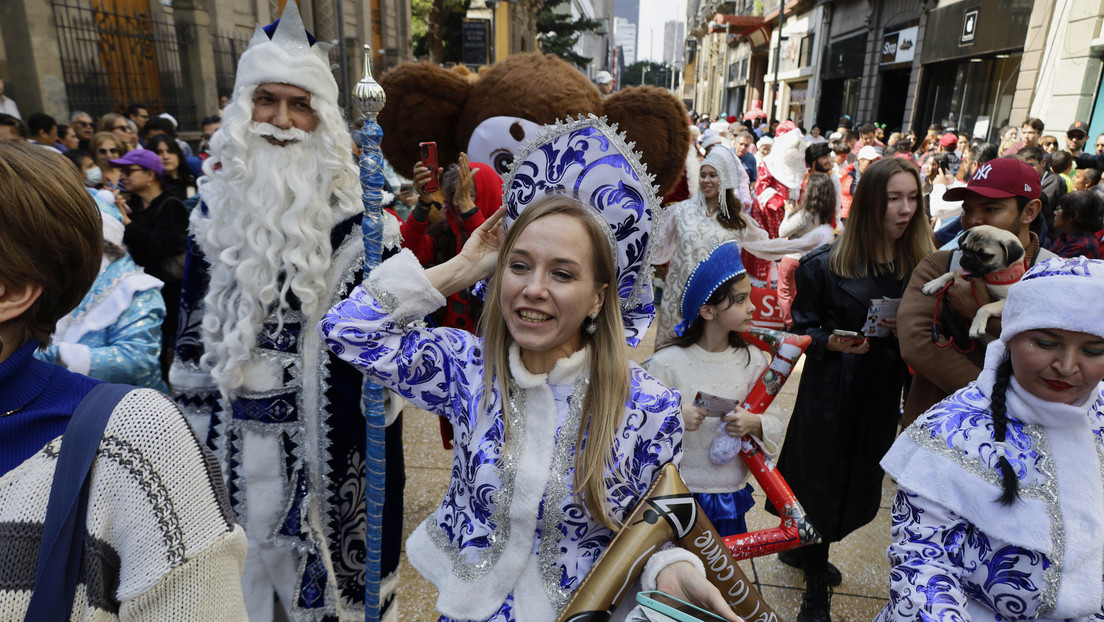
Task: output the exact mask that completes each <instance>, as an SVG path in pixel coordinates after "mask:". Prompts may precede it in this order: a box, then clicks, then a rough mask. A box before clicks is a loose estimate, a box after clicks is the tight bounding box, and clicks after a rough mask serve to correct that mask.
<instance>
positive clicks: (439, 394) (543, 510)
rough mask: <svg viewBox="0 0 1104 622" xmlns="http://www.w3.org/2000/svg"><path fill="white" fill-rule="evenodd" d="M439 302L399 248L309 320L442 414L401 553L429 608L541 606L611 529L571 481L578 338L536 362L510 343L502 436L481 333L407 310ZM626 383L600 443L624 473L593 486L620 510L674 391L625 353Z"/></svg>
mask: <svg viewBox="0 0 1104 622" xmlns="http://www.w3.org/2000/svg"><path fill="white" fill-rule="evenodd" d="M444 303H445V298H444V297H443V296H441V295H440V293H439V292H437V291H436V290H435V289H433V287H432V286H431V285H430V284H429V281H428V280H427V279H426V277H425V275H424V272H423V271H422V267H421V266H420V265H419V264H418V261H417V259H415V257H414V255H413V254H411V253H410V251H406V250H404V251H402V252H401V253H400V254H398V255H396V256H395V257H393V258H391V259H389V260H388V261H386V262H384V263H383V264H381V265H380V266H379V267H378V268H376V269H375V270H373V271H372V273H371V275H370V276H369V278H368V280H367V282H366V283H365V285H363V286H361V287H358V288H356V290H354V292H353V294H352V296H351V297H350V298H349V299H348V300H346V301H345V302H342V303H341V304H339V305H337V306H336V307H334V309H333V310H331V312H330V313H329V314H328V315H327V316H326V318H325V320H323V322H322V324H321V326H320V331H321V332H322V333H323V335H324V336H325V339H326V343H327V345H329V347H330V348H331V349H332V350H333V351H334V352H335V353H337V354H338V355H339V356H340V357H341V358H343V359H345V360H347V361H349V362H351V363H353V364H354V365H356V366H358V367H360V368H362V369H363V370H365V372H366V373H367V374H368V375H369V377H371V378H372V379H373V380H375V381H376V382H378V383H379V384H381V385H383V386H385V387H388V388H390V389H392V390H394V391H396V392H397V393H399V394H400V395H402V396H403V397H404V398H406V399H407V400H409V401H411V402H413V403H415V404H417V405H418V406H421V407H422V408H425V409H426V410H429V411H431V412H434V413H437V414H439V415H443V416H446V417H448V419H449V420H450V421H451V422H452V426H453V430H454V431H455V450H454V454H453V466H452V478H451V480H450V482H449V488H448V491H447V492H446V493H445V498H444V499H443V500H442V501H441V505H440V507H438V508H437V510H436V511H435V512H434V513H433V515H431V516H430V517H429V518H427V519H426V520H425V522H423V523H422V524H421V525H420V526H418V528H417V529H416V530H415V531H414V533H413V535H411V536H410V538H409V539H408V540H407V543H406V553H407V556H408V558H409V559H410V562H411V564H412V565H413V566H414V567H415V568H417V569H418V571H419V572H421V573H422V574H423V575H424V576H425V577H426V578H428V579H429V580H430V581H431V582H432V583H433V584H434V585H436V586H437V589H438V590H439V593H440V596H439V598H438V600H437V608H438V610H439V611H441V612H442V613H444V614H445V617H442V620H448V619H450V618H452V619H462V620H487V621H494V622H508V621H512V620H545V621H550V620H553V619H554V618H555V616H556V612H557V611H559V610H561V609H562V608H563V606H564V605H565V604H566V603H567V600H568V599H569V598H570V597H571V595H572V593H573V592H574V591H575V589H576V588H577V587H578V586H579V583H580V582H581V581H582V579H583V577H584V576H586V574H587V572H588V571H589V570H590V568H591V566H593V565H594V562H595V561H596V560H597V559H598V557H599V556H600V555H601V554H602V552H603V551H605V549H606V547H607V546H608V545H609V542H610V540H611V539H612V537H613V533H612V532H611V531H610V530H609V529H608V528H606V527H604V526H602V525H601V524H600V523H597V522H595V521H593V520H591V519H590V518H589V517H588V516H587V515H586V513H585V511H584V509H583V507H582V505H581V502H580V500H579V499H578V498H576V496H575V494H574V492H573V490H572V477H573V456H574V447H575V439H576V434H577V431H578V428H579V423H580V418H581V412H580V411H581V410H582V398H583V395H584V393H585V388H586V381H587V378H588V373H587V371H588V360H587V358H588V356H587V350H586V349H585V348H584V349H583V350H580V351H579V352H577V353H575V354H574V355H572V356H570V357H568V358H566V359H562V360H561V361H559V362H558V363H557V365H556V367H555V368H554V369H553V370H552V371H551V372H550V373H548V374H540V375H538V374H532V373H530V372H528V371H527V370H526V369H525V367H524V365H522V364H521V360H520V356H519V353H518V350H517V348H516V345H515V346H513V347H512V349H511V352H510V370H509V371H510V374H511V384H512V389H511V392H510V395H509V396H508V399H510V400H511V404H512V405H511V407H510V409H509V412H510V416H511V422H510V426H511V438H510V439H509V442H508V443H507V445H508V449H507V448H506V447H504V446H503V434H504V432H503V429H504V420H503V416H502V410H503V408H502V400H503V399H504V397H503V396H502V395H500V394H499V390H498V384H497V383H496V384H495V385H494V387H495V388H494V392H493V394H492V395H490V396H488V397H487V403H488V406H489V407H488V410H489V412H490V413H492V414H491V415H490V416H488V415H486V414H485V413H484V411H483V409H482V407H481V401H482V399H483V396H484V389H483V373H484V362H483V351H482V348H483V343H482V341H481V340H480V339H479V338H477V337H475V336H473V335H471V334H470V333H468V332H465V331H462V330H456V329H450V328H437V329H433V330H429V329H425V328H419V327H418V326H417V325H416V324H413V322H415V321H417V320H420V319H421V318H422V317H424V316H425V315H427V314H428V313H430V312H432V311H434V310H435V309H437V308H438V307H440V306H441V305H442V304H444ZM631 383H632V389H631V390H632V395H631V398H630V400H629V402H628V403H627V408H626V411H625V417H624V419H623V420H622V424H621V426H622V427H621V431H620V432H619V433H618V434H617V437H616V438H617V441H616V443H615V444H614V446H613V447H611V448H610V449H611V452H612V454H613V456H614V457H615V460H616V462H615V464H617V465H618V467H619V468H620V470H621V472H622V474H623V477H624V483H623V484H622V485H619V486H616V487H615V488H614V489H613V490H612V492H611V493H610V495H609V496H608V498H607V500H608V502H609V504H610V505H611V507H612V509H613V511H614V513H615V515H616V516H618V517H619V518H621V519H624V518H625V517H626V516H627V515H628V513H629V512H631V510H632V509H633V508H634V507H635V506H636V504H637V502H639V501H640V499H641V497H642V495H643V493H645V492H646V491H647V489H648V487H649V486H650V485H651V483H652V481H653V479H654V478H655V476H656V475H657V474H658V472H659V469H660V467H662V466H663V465H664V464H666V463H668V462H677V459H678V457H679V455H680V452H681V445H682V424H681V414H680V412H681V411H680V406H679V396H678V394H677V393H676V392H674V391H672V390H670V389H667V388H665V387H663V386H661V385H660V384H659V383H658V382H657V381H656V380H655V379H653V378H652V377H651V376H649V375H648V374H647V373H646V372H645V371H644V370H643V369H641V368H640V367H638V366H635V365H634V366H633V367H632V369H631ZM607 481H609V480H607Z"/></svg>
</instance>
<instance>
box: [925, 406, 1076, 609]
mask: <svg viewBox="0 0 1104 622" xmlns="http://www.w3.org/2000/svg"><path fill="white" fill-rule="evenodd" d="M1023 430H1024V433H1025V434H1027V435H1028V436H1029V437H1031V440H1032V446H1033V447H1034V448H1035V450H1036V451H1037V452H1038V453H1039V456H1040V458H1039V461H1038V473H1039V479H1040V483H1037V484H1030V485H1024V482H1023V481H1021V482H1020V496H1021V497H1023V498H1025V499H1037V500H1039V501H1042V502H1044V503H1045V504H1046V509H1047V510H1046V511H1047V515H1048V516H1049V517H1050V525H1051V527H1050V539H1051V542H1052V544H1053V553H1052V555H1051V556H1049V557H1048V558H1049V559H1050V562H1051V565H1050V567H1048V568H1047V569H1046V570H1044V571H1043V581H1044V583H1045V584H1046V587H1044V588H1043V591H1042V593H1041V594H1040V595H1039V602H1040V604H1039V614H1040V615H1045V614H1047V613H1050V612H1051V611H1053V610H1054V607H1055V606H1056V605H1057V603H1058V588H1059V587H1060V583H1061V579H1062V565H1063V562H1064V560H1065V557H1066V525H1065V522H1063V520H1062V512H1061V503H1060V500H1059V498H1058V494H1059V493H1058V482H1057V478H1056V477H1055V469H1054V460H1053V458H1051V456H1050V443H1049V442H1048V441H1047V438H1046V431H1045V429H1044V428H1043V427H1042V426H1038V425H1031V424H1024V426H1023ZM985 431H986V432H988V433H989V435H990V438H991V437H992V433H993V432H992V427H987V428H986V429H985ZM907 433H908V435H909V436H910V437H911V438H912V440H913V441H914V442H916V444H917V445H919V446H921V447H923V448H924V449H927V450H928V451H931V452H932V453H934V454H936V455H939V456H942V457H944V458H947V459H949V460H951V461H952V462H954V463H955V464H957V465H958V466H959V467H961V468H962V470H964V471H966V472H967V473H970V474H971V475H974V476H976V477H979V478H981V479H983V480H985V481H986V482H988V483H990V484H992V485H993V486H996V487H997V488H1000V487H1001V476H1000V471H999V470H998V469H997V467H996V466H995V465H996V460H994V466H993V468H988V467H986V466H985V465H984V464H982V462H981V458H980V456H977V455H972V456H971V455H969V454H967V453H966V452H964V451H963V450H961V449H956V448H953V447H949V446H948V445H947V443H946V440H945V439H943V437H941V436H938V435H936V436H933V435H932V434H931V432H930V431H929V430H928V428H927V427H925V426H919V425H915V426H910V427H909V428H908V429H907ZM1027 462H1028V461H1027V460H1025V461H1024V463H1025V464H1026V463H1027Z"/></svg>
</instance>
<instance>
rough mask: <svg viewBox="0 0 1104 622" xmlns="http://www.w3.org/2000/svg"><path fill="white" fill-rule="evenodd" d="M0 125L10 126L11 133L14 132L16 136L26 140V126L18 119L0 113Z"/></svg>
mask: <svg viewBox="0 0 1104 622" xmlns="http://www.w3.org/2000/svg"><path fill="white" fill-rule="evenodd" d="M0 125H8V126H11V127H12V128H14V129H13V130H12V131H13V132H15V134H16V136H19V137H20V138H23V139H26V138H27V124H26V123H24V122H23V121H22V120H20V119H19V118H18V117H14V116H12V115H10V114H5V113H3V112H0Z"/></svg>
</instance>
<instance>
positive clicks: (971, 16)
mask: <svg viewBox="0 0 1104 622" xmlns="http://www.w3.org/2000/svg"><path fill="white" fill-rule="evenodd" d="M977 26H978V10H977V9H970V10H969V11H966V14H965V15H963V16H962V36H960V37H959V38H958V43H959V44H960V45H967V44H970V43H973V42H974V36H975V35H976V34H977Z"/></svg>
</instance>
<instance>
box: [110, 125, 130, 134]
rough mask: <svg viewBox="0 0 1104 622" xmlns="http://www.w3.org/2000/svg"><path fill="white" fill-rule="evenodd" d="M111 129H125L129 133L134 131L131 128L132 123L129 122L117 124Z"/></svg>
mask: <svg viewBox="0 0 1104 622" xmlns="http://www.w3.org/2000/svg"><path fill="white" fill-rule="evenodd" d="M111 129H112V131H116V132H117V131H119V130H122V131H124V132H126V133H128V134H129V133H130V132H131V131H132V130H131V129H130V125H129V124H127V125H116V126H115V127H113V128H111Z"/></svg>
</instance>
